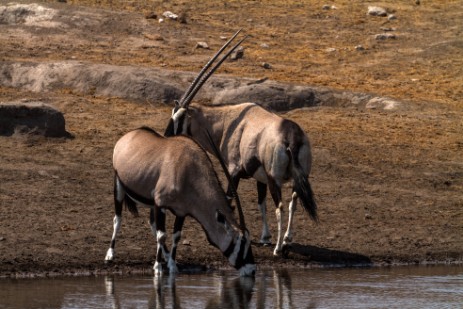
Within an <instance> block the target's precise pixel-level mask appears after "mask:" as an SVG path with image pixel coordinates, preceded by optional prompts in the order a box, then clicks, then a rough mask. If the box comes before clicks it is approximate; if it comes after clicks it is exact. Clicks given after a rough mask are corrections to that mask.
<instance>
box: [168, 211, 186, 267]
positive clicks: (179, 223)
mask: <svg viewBox="0 0 463 309" xmlns="http://www.w3.org/2000/svg"><path fill="white" fill-rule="evenodd" d="M184 222H185V217H176V218H175V223H174V234H173V236H172V249H171V251H170V259H169V262H168V264H167V265H168V267H169V272H171V273H175V272H177V271H178V270H177V265H176V263H175V258H176V256H177V246H178V243H179V241H180V238H181V237H182V229H183V223H184Z"/></svg>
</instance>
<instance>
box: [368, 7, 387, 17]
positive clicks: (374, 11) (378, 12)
mask: <svg viewBox="0 0 463 309" xmlns="http://www.w3.org/2000/svg"><path fill="white" fill-rule="evenodd" d="M368 15H371V16H382V17H385V16H387V12H386V10H385V9H383V8H382V7H379V6H369V7H368Z"/></svg>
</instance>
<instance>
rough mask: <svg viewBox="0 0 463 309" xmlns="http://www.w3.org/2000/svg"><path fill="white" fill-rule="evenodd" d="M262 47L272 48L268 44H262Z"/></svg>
mask: <svg viewBox="0 0 463 309" xmlns="http://www.w3.org/2000/svg"><path fill="white" fill-rule="evenodd" d="M260 47H262V48H270V46H269V45H268V44H267V43H262V44H260Z"/></svg>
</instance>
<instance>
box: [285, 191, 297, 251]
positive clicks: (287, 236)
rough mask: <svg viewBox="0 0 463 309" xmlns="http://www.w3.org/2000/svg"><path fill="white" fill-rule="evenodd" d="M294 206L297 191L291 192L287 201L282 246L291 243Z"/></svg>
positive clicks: (295, 205) (295, 204)
mask: <svg viewBox="0 0 463 309" xmlns="http://www.w3.org/2000/svg"><path fill="white" fill-rule="evenodd" d="M296 207H297V193H296V192H293V194H292V196H291V202H290V203H289V214H288V228H287V229H286V233H285V237H284V238H283V247H285V246H289V245H291V242H292V241H293V221H294V212H295V211H296Z"/></svg>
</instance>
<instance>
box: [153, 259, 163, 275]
mask: <svg viewBox="0 0 463 309" xmlns="http://www.w3.org/2000/svg"><path fill="white" fill-rule="evenodd" d="M153 270H154V276H155V277H160V276H162V264H161V263H159V262H157V261H156V262H155V263H154V266H153Z"/></svg>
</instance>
